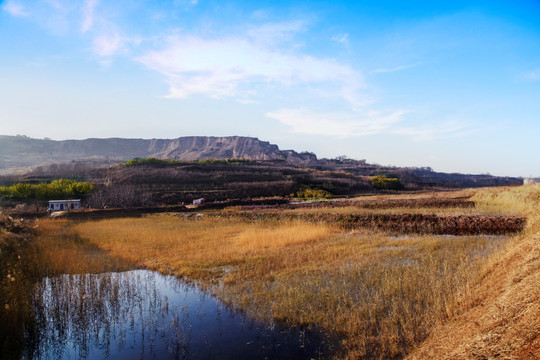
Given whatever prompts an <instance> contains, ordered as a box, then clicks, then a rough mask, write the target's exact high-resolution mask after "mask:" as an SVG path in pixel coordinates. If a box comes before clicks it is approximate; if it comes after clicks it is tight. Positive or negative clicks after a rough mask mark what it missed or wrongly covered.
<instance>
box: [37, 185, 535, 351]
mask: <svg viewBox="0 0 540 360" xmlns="http://www.w3.org/2000/svg"><path fill="white" fill-rule="evenodd" d="M448 194H450V195H451V197H460V196H461V197H465V196H471V195H472V196H473V197H472V200H473V201H475V202H476V207H475V209H470V208H454V209H444V211H447V210H448V211H451V212H452V213H453V214H458V215H459V214H467V213H470V212H471V211H474V213H475V214H504V215H523V216H527V217H528V222H527V228H526V229H525V231H524V232H523V233H522V234H519V235H514V236H459V237H456V236H436V235H421V234H420V235H410V234H409V235H402V236H399V235H396V234H390V233H387V232H385V231H382V230H374V229H345V228H343V227H340V226H335V225H332V224H331V223H328V222H321V223H312V222H306V221H302V220H291V219H286V218H284V219H262V220H260V221H252V220H248V219H244V218H234V217H223V218H219V217H216V216H208V214H206V215H205V214H203V215H202V216H190V217H186V216H185V215H184V214H157V215H149V216H146V217H143V218H121V219H105V220H99V221H86V222H83V221H78V222H76V221H69V222H65V220H60V221H59V220H46V221H41V222H40V224H39V227H40V228H41V230H42V232H43V233H49V234H52V233H54V232H65V234H66V236H68V237H69V236H78V237H79V239H80V242H81V244H83V245H84V246H85V247H86V248H87V250H91V251H90V252H88V251H87V253H90V254H101V255H102V254H103V253H102V251H105V253H106V254H108V255H110V256H109V257H107V258H108V259H111V258H116V259H121V260H122V261H123V262H125V263H126V264H135V265H136V266H142V267H146V268H149V269H154V270H158V271H160V272H163V273H170V274H175V275H177V276H179V277H181V278H183V279H185V280H186V281H190V282H194V283H196V284H197V285H199V286H201V287H204V288H206V289H208V290H210V291H211V292H213V293H214V294H216V295H218V296H219V297H220V298H221V299H223V300H224V301H226V302H228V303H230V304H231V305H233V306H235V307H238V308H240V309H242V310H243V311H246V312H247V313H249V314H250V315H251V316H254V317H257V318H260V319H268V320H269V319H273V320H275V321H278V322H280V323H285V324H289V325H303V326H313V327H318V328H322V329H324V330H326V331H327V333H328V334H329V336H332V337H337V338H338V339H340V342H341V348H340V349H339V352H338V353H337V354H336V357H337V358H381V359H391V358H402V357H404V356H405V355H407V354H412V355H411V356H412V357H413V358H441V357H443V356H442V355H443V354H450V353H451V351H450V350H452V349H454V350H455V351H456V352H455V354H456V355H455V356H454V357H458V356H461V355H462V356H463V357H462V358H475V356H476V355H475V354H477V353H482V351H481V349H484V350H485V353H486V354H488V355H487V358H490V357H494V355H493V354H494V352H489V351H499V352H500V353H501V354H507V353H512V351H514V353H516V351H518V350H516V349H519V351H529V350H526V349H528V348H527V346H529V347H530V346H532V347H534V346H538V339H537V338H536V340H535V339H534V338H532V340H529V339H531V336H532V335H531V334H533V333H534V331H537V330H539V328H538V324H536V323H534V321H532V322H531V320H530V317H531V316H536V319H538V318H539V317H538V316H537V315H538V304H539V303H540V302H539V301H538V286H537V284H538V283H539V281H538V276H539V270H538V258H539V257H538V240H535V239H537V236H538V233H539V231H540V229H539V227H540V225H539V224H540V220H539V214H538V196H539V195H540V187H538V186H531V187H516V188H507V189H501V188H496V189H484V190H474V191H469V190H467V191H463V192H461V193H458V192H451V193H447V194H446V195H445V196H447V197H448V196H449V195H448ZM436 196H441V197H444V196H443V195H436ZM431 197H433V195H431ZM386 198H388V197H387V196H385V197H383V196H381V197H378V200H384V199H386ZM402 198H406V196H405V197H402ZM346 209H347V208H339V209H337V210H338V211H339V212H342V211H346ZM334 210H336V209H334ZM410 210H411V209H407V210H404V209H401V208H396V209H392V210H391V211H393V212H394V213H410ZM231 211H233V212H234V211H235V209H226V210H224V212H231ZM294 211H303V210H294ZM309 211H310V212H311V211H313V210H312V209H310V210H309ZM318 211H323V212H324V211H325V210H322V209H318ZM332 211H333V210H332ZM361 211H365V209H362V210H361ZM385 211H387V210H385ZM377 212H379V211H378V210H377ZM427 213H431V212H430V210H427ZM55 229H56V230H55ZM64 245H65V244H64ZM64 245H63V246H60V247H63V248H65V246H64ZM47 251H50V254H51V258H52V257H54V256H55V254H61V253H62V252H63V251H64V252H65V251H68V252H69V251H74V252H76V251H79V250H76V249H69V246H68V249H67V250H59V249H56V250H55V249H54V248H51V247H50V245H49V246H48V250H47ZM64 255H65V254H64ZM101 255H96V256H90V257H89V258H88V259H87V260H85V261H93V259H96V261H97V259H99V258H100V256H101ZM58 256H60V255H58ZM87 256H88V255H87ZM535 256H536V257H535ZM61 258H62V259H70V258H73V257H72V256H61ZM62 261H68V260H62ZM527 261H528V262H527ZM53 262H54V261H53ZM77 263H79V264H80V262H74V264H72V265H73V267H74V268H76V267H77V266H78V265H77ZM62 266H63V267H66V266H67V267H69V266H71V265H70V264H63V265H62ZM498 279H502V281H500V282H499V281H498ZM535 281H536V282H535ZM531 284H533V285H534V284H536V286H532V287H531ZM518 287H526V289H527V290H523V291H524V292H523V294H522V295H516V294H517V293H519V294H521V292H519V291H518V292H516V291H511V292H509V291H510V289H518ZM519 289H521V288H519ZM520 296H521V297H520ZM501 297H503V298H504V299H502V298H501ZM484 299H487V300H484ZM490 299H493V301H491V300H490ZM501 299H502V300H501ZM499 300H500V301H503V300H504V301H506V302H504V301H503V302H502V303H500V304H499V303H496V301H499ZM531 301H532V303H531ZM534 301H536V303H535V302H534ZM515 303H519V304H522V303H523V304H525V305H523V308H522V309H521V310H520V311H522V312H523V313H521V312H519V313H516V311H518V310H516V309H515V306H516V305H515ZM501 304H502V305H501ZM526 304H528V305H526ZM535 304H536V305H535ZM482 306H483V307H482ZM535 306H536V307H535ZM478 309H481V310H482V309H483V310H485V314H484V315H485V316H486V319H489V320H490V321H491V322H492V323H489V324H488V323H487V321H488V320H486V323H485V324H484V325H482V324H479V325H475V326H472V325H470V324H471V323H474V321H473V319H482V316H480V315H481V314H478V313H474V311H475V310H476V311H480V310H478ZM494 311H495V312H496V311H499V312H498V313H494ZM515 314H521V315H519V316H518V317H517V318H516V317H515V316H514V315H515ZM493 316H495V318H494V317H493ZM496 316H499V318H497V317H496ZM503 317H504V319H505V321H510V322H512V324H515V325H516V326H514V327H511V328H510V327H508V326H507V324H508V323H505V322H504V321H502V320H500V319H502V318H503ZM460 319H461V323H459V321H460ZM494 319H495V320H494ZM497 319H499V320H497ZM508 319H510V320H508ZM533 319H534V318H533ZM453 324H455V325H453ZM460 324H461V325H460ZM452 326H454V327H452ZM460 326H461V327H460ZM520 326H521V327H520ZM440 329H443V330H440ZM444 329H447V330H448V329H450V331H447V330H444ZM471 329H472V330H471ZM502 329H506V330H505V331H506V332H504V331H503V330H502ZM466 330H467V331H468V332H466ZM473 330H476V333H474V331H473ZM491 330H493V331H494V334H495V333H496V334H499V335H500V336H499V335H497V336H495V335H494V336H493V337H492V338H490V337H489V336H490V335H485V334H486V333H488V334H489V331H491ZM460 331H461V332H462V333H463V335H459V332H460ZM444 334H447V335H446V337H445V335H444ZM460 336H463V338H462V339H461V340H459V337H460ZM475 336H476V337H475ZM481 336H487V337H484V338H481ZM515 336H518V337H519V338H520V339H521V340H520V341H517V342H515V341H514V340H513V337H515ZM456 338H457V339H456ZM426 339H428V340H427V342H426V344H432V345H426V346H422V343H423V342H424V341H425V340H426ZM465 340H467V341H468V343H467V342H466V341H465ZM533 340H534V341H536V342H535V343H534V342H532V343H531V342H530V341H533ZM505 341H506V342H505ZM458 343H463V344H464V345H463V346H462V347H461V348H460V347H458V346H457V344H458ZM484 343H485V344H486V345H485V348H482V346H481V344H484ZM452 344H453V345H452ZM504 344H516V345H515V349H513V350H511V351H510V352H508V351H506V350H507V348H504V349H498V350H493V349H497V346H501V347H504V346H506V345H504ZM531 344H532V345H531ZM534 344H536V345H534ZM507 347H508V346H507ZM437 349H439V350H437ZM478 349H480V350H478ZM488 349H489V351H488ZM503 350H505V351H506V352H503ZM437 351H439V352H437ZM478 351H480V352H478ZM530 351H534V350H530ZM489 354H491V356H490V355H489ZM512 354H513V353H512ZM454 357H452V356H450V358H454ZM495 357H496V356H495ZM476 358H482V357H476Z"/></svg>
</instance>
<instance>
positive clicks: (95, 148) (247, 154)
mask: <svg viewBox="0 0 540 360" xmlns="http://www.w3.org/2000/svg"><path fill="white" fill-rule="evenodd" d="M137 157H156V158H165V159H177V160H204V159H228V158H243V159H250V160H283V161H285V162H287V163H290V164H293V165H307V164H309V163H310V162H313V161H317V157H316V156H315V155H314V154H312V153H307V152H306V153H298V152H296V151H294V150H280V149H279V147H278V146H277V145H275V144H271V143H270V142H268V141H262V140H259V139H258V138H254V137H244V136H186V137H179V138H174V139H155V138H154V139H138V138H131V139H130V138H118V137H114V138H88V139H83V140H50V139H47V138H45V139H35V138H30V137H27V136H23V135H17V136H9V135H0V171H1V172H3V173H10V172H18V171H17V170H19V172H20V170H21V169H25V170H28V168H33V167H36V166H40V165H47V164H52V163H62V162H70V161H84V160H94V161H98V160H116V161H125V160H129V159H133V158H137Z"/></svg>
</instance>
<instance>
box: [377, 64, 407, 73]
mask: <svg viewBox="0 0 540 360" xmlns="http://www.w3.org/2000/svg"><path fill="white" fill-rule="evenodd" d="M415 66H416V65H401V66H395V67H392V68H379V69H375V70H372V71H371V73H372V74H379V73H393V72H396V71H401V70H406V69H410V68H413V67H415Z"/></svg>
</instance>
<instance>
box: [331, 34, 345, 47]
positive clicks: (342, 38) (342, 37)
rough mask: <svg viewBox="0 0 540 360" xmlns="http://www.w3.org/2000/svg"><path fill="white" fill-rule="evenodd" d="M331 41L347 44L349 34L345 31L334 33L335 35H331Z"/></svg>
mask: <svg viewBox="0 0 540 360" xmlns="http://www.w3.org/2000/svg"><path fill="white" fill-rule="evenodd" d="M332 41H335V42H337V43H340V44H342V45H344V46H348V45H349V34H347V33H345V34H339V35H336V36H334V37H332Z"/></svg>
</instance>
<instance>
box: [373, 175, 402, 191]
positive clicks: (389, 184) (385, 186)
mask: <svg viewBox="0 0 540 360" xmlns="http://www.w3.org/2000/svg"><path fill="white" fill-rule="evenodd" d="M369 181H370V183H371V185H373V187H375V188H376V189H379V190H400V189H402V188H403V185H402V184H401V182H400V181H399V179H398V178H397V177H388V176H385V175H375V176H372V177H371V178H370V179H369Z"/></svg>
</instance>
